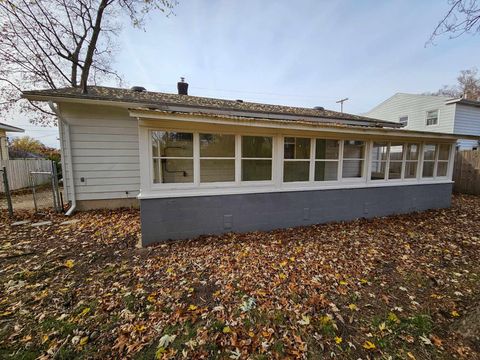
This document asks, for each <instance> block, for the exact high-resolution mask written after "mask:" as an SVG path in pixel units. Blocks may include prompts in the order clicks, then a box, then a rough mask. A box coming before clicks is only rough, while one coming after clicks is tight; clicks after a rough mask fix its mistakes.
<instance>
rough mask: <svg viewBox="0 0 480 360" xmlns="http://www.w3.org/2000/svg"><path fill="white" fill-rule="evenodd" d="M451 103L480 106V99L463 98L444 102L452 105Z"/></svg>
mask: <svg viewBox="0 0 480 360" xmlns="http://www.w3.org/2000/svg"><path fill="white" fill-rule="evenodd" d="M452 104H459V105H466V106H473V107H480V101H475V100H468V99H463V98H460V99H453V100H449V101H446V102H445V105H452Z"/></svg>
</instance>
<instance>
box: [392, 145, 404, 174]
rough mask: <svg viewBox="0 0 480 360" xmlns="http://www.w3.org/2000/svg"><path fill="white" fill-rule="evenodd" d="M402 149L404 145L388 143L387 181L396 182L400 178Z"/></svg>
mask: <svg viewBox="0 0 480 360" xmlns="http://www.w3.org/2000/svg"><path fill="white" fill-rule="evenodd" d="M403 148H404V144H401V143H394V142H392V143H390V149H389V163H388V179H389V180H398V179H401V178H402V166H403Z"/></svg>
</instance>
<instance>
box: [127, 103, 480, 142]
mask: <svg viewBox="0 0 480 360" xmlns="http://www.w3.org/2000/svg"><path fill="white" fill-rule="evenodd" d="M129 114H130V116H131V117H135V118H138V119H152V120H177V121H186V122H198V123H213V124H218V125H238V126H251V127H267V128H277V129H289V130H309V131H317V132H318V131H321V132H331V133H344V134H352V135H353V134H362V135H368V136H385V137H389V138H399V139H404V138H411V139H422V140H427V141H428V140H432V141H436V140H444V141H445V142H455V141H456V140H458V139H471V140H480V136H473V135H457V134H445V133H436V132H426V131H412V130H403V129H388V128H375V127H362V126H352V125H343V124H342V125H340V124H332V123H330V124H328V123H320V122H319V123H314V122H311V121H305V122H301V121H287V120H285V121H279V120H271V119H258V118H250V119H249V118H240V117H227V116H219V115H209V114H194V113H173V112H168V111H161V110H152V109H142V108H133V109H129Z"/></svg>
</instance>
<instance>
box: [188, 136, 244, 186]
mask: <svg viewBox="0 0 480 360" xmlns="http://www.w3.org/2000/svg"><path fill="white" fill-rule="evenodd" d="M200 135H231V136H233V138H234V156H233V157H218V156H213V157H208V156H207V157H202V155H201V152H200V150H201V148H200V147H201V143H200ZM194 153H195V152H194ZM202 160H234V180H233V181H210V182H202V167H201V166H200V163H201V161H202ZM194 174H195V168H194ZM237 176H238V174H237V135H236V134H233V133H228V132H222V133H221V132H207V131H198V181H199V184H200V186H202V185H206V184H215V185H224V186H228V185H233V184H236V183H237V180H238V179H237Z"/></svg>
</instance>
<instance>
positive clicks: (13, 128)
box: [0, 123, 25, 133]
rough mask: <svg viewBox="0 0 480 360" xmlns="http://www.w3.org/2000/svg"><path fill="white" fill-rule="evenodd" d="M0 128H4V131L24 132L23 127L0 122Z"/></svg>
mask: <svg viewBox="0 0 480 360" xmlns="http://www.w3.org/2000/svg"><path fill="white" fill-rule="evenodd" d="M0 129H2V130H4V131H6V132H20V133H23V132H25V130H24V129H21V128H19V127H16V126H13V125H8V124H4V123H0Z"/></svg>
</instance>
